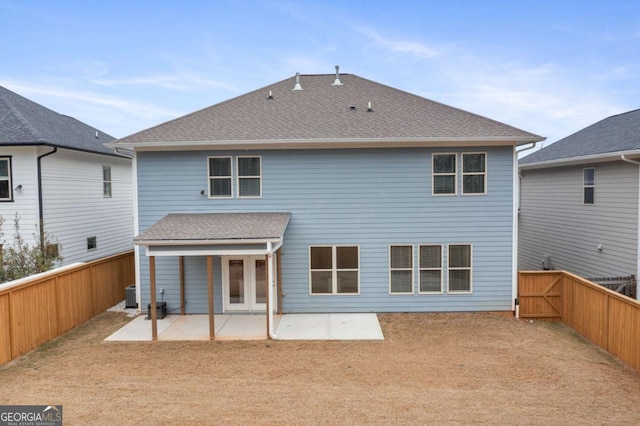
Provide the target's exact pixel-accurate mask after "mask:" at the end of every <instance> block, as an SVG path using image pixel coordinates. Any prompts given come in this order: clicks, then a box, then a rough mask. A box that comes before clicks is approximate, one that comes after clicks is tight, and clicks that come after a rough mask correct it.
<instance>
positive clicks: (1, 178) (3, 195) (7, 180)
mask: <svg viewBox="0 0 640 426" xmlns="http://www.w3.org/2000/svg"><path fill="white" fill-rule="evenodd" d="M0 201H13V187H12V186H11V157H0Z"/></svg>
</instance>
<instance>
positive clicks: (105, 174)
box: [102, 166, 111, 198]
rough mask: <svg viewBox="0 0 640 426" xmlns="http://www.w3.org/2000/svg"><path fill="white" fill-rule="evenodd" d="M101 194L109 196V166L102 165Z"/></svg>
mask: <svg viewBox="0 0 640 426" xmlns="http://www.w3.org/2000/svg"><path fill="white" fill-rule="evenodd" d="M102 196H103V197H104V198H111V166H102Z"/></svg>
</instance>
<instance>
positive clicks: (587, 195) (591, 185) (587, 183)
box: [583, 167, 596, 204]
mask: <svg viewBox="0 0 640 426" xmlns="http://www.w3.org/2000/svg"><path fill="white" fill-rule="evenodd" d="M583 185H584V198H583V202H584V204H594V201H595V195H596V194H595V192H596V169H595V168H593V167H588V168H586V169H584V170H583Z"/></svg>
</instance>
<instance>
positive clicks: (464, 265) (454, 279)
mask: <svg viewBox="0 0 640 426" xmlns="http://www.w3.org/2000/svg"><path fill="white" fill-rule="evenodd" d="M448 265H449V268H448V269H449V277H448V283H449V287H448V289H449V293H470V292H471V245H469V244H451V245H450V246H449V256H448Z"/></svg>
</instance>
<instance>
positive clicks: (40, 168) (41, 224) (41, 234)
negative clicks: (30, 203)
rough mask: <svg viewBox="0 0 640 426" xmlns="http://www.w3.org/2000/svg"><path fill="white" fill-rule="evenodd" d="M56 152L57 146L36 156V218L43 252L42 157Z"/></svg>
mask: <svg viewBox="0 0 640 426" xmlns="http://www.w3.org/2000/svg"><path fill="white" fill-rule="evenodd" d="M56 152H58V148H57V147H53V151H49V152H47V153H44V154H42V155H39V156H38V161H37V169H38V219H39V223H40V250H41V251H42V253H44V250H45V247H44V211H43V208H42V159H43V158H44V157H47V156H49V155H52V154H55V153H56Z"/></svg>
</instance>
